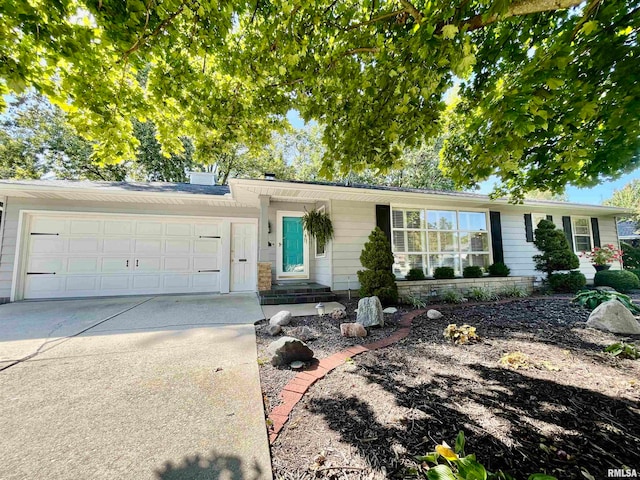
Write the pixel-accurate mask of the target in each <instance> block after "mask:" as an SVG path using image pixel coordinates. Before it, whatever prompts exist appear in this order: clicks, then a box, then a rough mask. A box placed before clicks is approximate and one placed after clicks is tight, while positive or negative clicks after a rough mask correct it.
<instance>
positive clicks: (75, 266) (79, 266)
mask: <svg viewBox="0 0 640 480" xmlns="http://www.w3.org/2000/svg"><path fill="white" fill-rule="evenodd" d="M98 270H99V269H98V258H97V257H71V258H69V260H68V261H67V273H71V274H73V273H97V272H98Z"/></svg>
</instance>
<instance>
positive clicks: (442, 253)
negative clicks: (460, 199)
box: [391, 208, 490, 277]
mask: <svg viewBox="0 0 640 480" xmlns="http://www.w3.org/2000/svg"><path fill="white" fill-rule="evenodd" d="M487 223H488V222H487V213H486V212H469V211H457V210H427V209H412V208H393V209H392V211H391V227H392V248H393V253H394V257H395V264H394V273H395V274H396V276H398V277H403V276H405V275H406V274H407V273H408V272H409V270H410V269H412V268H418V269H421V270H423V271H424V272H425V274H427V275H433V272H434V270H435V269H436V268H437V267H443V266H447V267H452V268H453V269H454V270H455V272H456V273H457V274H458V275H459V274H461V273H462V269H463V268H464V267H466V266H469V265H477V266H480V267H486V266H488V265H489V263H490V253H489V252H490V246H489V233H488V229H487Z"/></svg>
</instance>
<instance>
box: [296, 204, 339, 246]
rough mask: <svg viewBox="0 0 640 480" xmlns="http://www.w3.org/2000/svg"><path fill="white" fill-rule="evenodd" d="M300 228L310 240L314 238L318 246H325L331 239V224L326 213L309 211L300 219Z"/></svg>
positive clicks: (329, 217)
mask: <svg viewBox="0 0 640 480" xmlns="http://www.w3.org/2000/svg"><path fill="white" fill-rule="evenodd" d="M302 228H304V231H305V232H307V235H309V236H310V237H311V238H315V239H316V241H317V242H318V245H322V246H324V245H326V244H327V243H328V242H329V240H331V239H332V238H333V223H332V222H331V216H329V214H328V213H327V212H324V211H320V210H316V209H314V210H311V211H309V212H305V214H304V215H303V217H302Z"/></svg>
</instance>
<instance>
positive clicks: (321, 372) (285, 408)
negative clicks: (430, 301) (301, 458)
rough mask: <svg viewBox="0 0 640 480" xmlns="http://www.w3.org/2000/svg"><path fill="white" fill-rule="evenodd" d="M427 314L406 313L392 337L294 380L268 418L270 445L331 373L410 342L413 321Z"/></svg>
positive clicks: (353, 350) (336, 357) (335, 356)
mask: <svg viewBox="0 0 640 480" xmlns="http://www.w3.org/2000/svg"><path fill="white" fill-rule="evenodd" d="M425 312H426V310H414V311H412V312H409V313H405V314H404V315H403V316H402V318H401V319H400V321H399V322H398V325H399V328H398V329H397V330H396V331H395V332H393V333H392V334H391V335H389V336H388V337H386V338H383V339H381V340H378V341H376V342H373V343H368V344H366V345H354V346H353V347H349V348H347V349H345V350H342V351H341V352H338V353H334V354H333V355H331V356H329V357H326V358H323V359H322V360H320V361H319V362H318V363H314V364H313V365H311V366H310V367H308V368H307V369H306V370H304V371H302V372H300V373H298V374H297V375H296V376H295V377H293V379H292V380H291V381H290V382H289V383H287V384H286V385H285V387H284V388H283V389H282V391H281V392H280V398H282V403H281V404H280V405H278V406H277V407H275V408H274V409H273V410H271V413H270V414H269V417H268V418H269V420H270V421H271V425H270V427H269V443H270V444H273V442H275V441H276V439H277V438H278V434H279V433H280V431H281V430H282V428H283V427H284V425H285V423H287V421H288V420H289V415H290V414H291V411H292V410H293V407H295V406H296V404H297V403H298V402H299V401H300V400H301V399H302V397H303V396H304V394H305V393H306V392H307V390H309V387H311V385H313V384H314V383H316V382H317V381H318V380H320V379H321V378H323V377H324V376H325V375H326V374H327V373H329V372H330V371H331V370H333V369H335V368H336V367H338V366H339V365H342V364H343V363H344V362H345V360H346V359H347V358H351V357H355V356H356V355H359V354H361V353H363V352H369V351H373V350H378V349H380V348H385V347H388V346H389V345H393V344H394V343H397V342H399V341H400V340H403V339H404V338H407V337H408V336H409V333H411V323H412V322H413V319H414V318H416V317H417V316H418V315H422V314H423V313H425Z"/></svg>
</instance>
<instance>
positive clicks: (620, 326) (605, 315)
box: [587, 300, 640, 335]
mask: <svg viewBox="0 0 640 480" xmlns="http://www.w3.org/2000/svg"><path fill="white" fill-rule="evenodd" d="M587 326H588V327H591V328H597V329H598V330H604V331H607V332H612V333H624V334H635V335H640V323H638V321H637V320H636V318H635V317H634V316H633V314H632V313H631V312H630V311H629V309H628V308H627V307H625V306H624V305H623V304H622V303H620V302H619V301H618V300H609V301H608V302H604V303H601V304H600V305H598V306H597V307H596V309H595V310H594V311H593V312H591V315H589V320H587Z"/></svg>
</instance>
